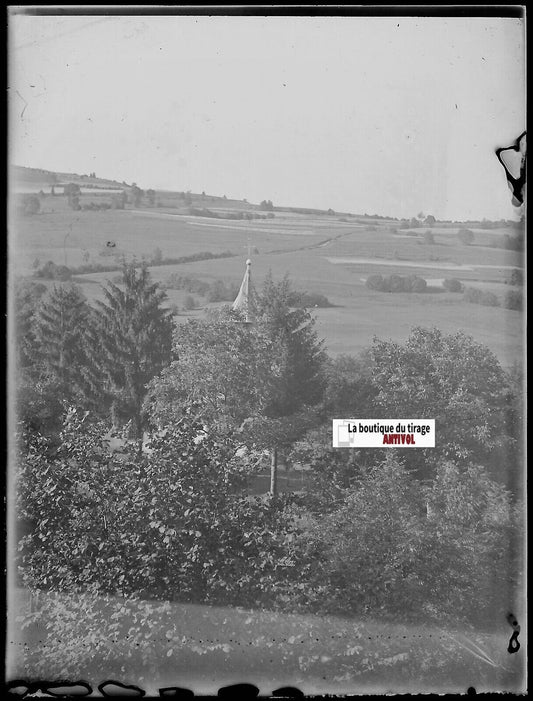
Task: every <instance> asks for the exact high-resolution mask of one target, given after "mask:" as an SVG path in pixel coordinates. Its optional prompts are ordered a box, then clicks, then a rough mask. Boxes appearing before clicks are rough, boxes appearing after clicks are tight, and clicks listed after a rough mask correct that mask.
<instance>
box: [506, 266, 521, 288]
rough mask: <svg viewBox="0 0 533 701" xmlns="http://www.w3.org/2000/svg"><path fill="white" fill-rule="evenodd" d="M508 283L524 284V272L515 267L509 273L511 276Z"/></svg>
mask: <svg viewBox="0 0 533 701" xmlns="http://www.w3.org/2000/svg"><path fill="white" fill-rule="evenodd" d="M509 284H510V285H523V284H524V273H523V272H522V270H520V268H515V269H514V270H513V271H512V273H511V278H510V280H509Z"/></svg>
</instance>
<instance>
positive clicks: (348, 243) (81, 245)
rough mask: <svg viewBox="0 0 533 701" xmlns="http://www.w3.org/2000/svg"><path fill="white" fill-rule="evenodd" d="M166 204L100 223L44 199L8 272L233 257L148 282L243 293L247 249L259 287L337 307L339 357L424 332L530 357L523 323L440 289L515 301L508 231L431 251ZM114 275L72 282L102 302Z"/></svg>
mask: <svg viewBox="0 0 533 701" xmlns="http://www.w3.org/2000/svg"><path fill="white" fill-rule="evenodd" d="M83 197H87V199H94V196H92V195H91V196H85V195H84V196H83ZM165 197H166V198H167V199H168V200H169V202H174V205H173V207H170V208H169V207H161V208H146V207H144V208H143V207H139V208H138V209H132V208H131V207H130V206H129V205H128V208H127V209H126V210H123V211H121V210H109V211H96V212H95V211H82V212H74V211H72V210H70V209H69V208H68V206H67V203H66V199H65V198H64V197H45V198H44V199H42V203H41V212H40V213H39V214H37V215H34V216H27V217H19V218H18V219H17V220H16V221H15V222H14V223H13V225H12V227H11V235H10V263H11V266H12V268H13V270H14V272H15V273H16V274H17V275H19V276H29V275H32V274H33V271H34V267H33V266H35V265H37V264H38V265H43V264H44V263H46V261H48V260H52V261H53V262H55V263H56V264H66V265H68V266H71V267H76V266H80V265H82V264H84V263H87V262H89V263H100V264H104V265H108V264H110V263H113V262H116V259H117V258H118V257H120V256H125V257H126V258H131V257H133V256H136V257H137V258H138V259H140V258H142V257H145V258H146V259H147V260H150V259H151V258H152V257H153V255H154V253H155V252H156V249H159V250H160V251H161V255H162V257H163V259H168V258H178V257H181V256H187V255H192V254H195V253H199V252H202V251H209V252H211V253H215V254H216V253H221V252H223V251H231V252H232V253H233V254H235V256H234V257H231V258H225V259H217V260H205V261H198V262H194V263H185V264H181V265H161V266H154V267H153V268H151V271H152V275H153V277H154V279H155V280H158V281H161V282H165V281H166V280H167V279H168V277H169V276H170V275H171V274H173V273H177V274H179V275H190V276H193V277H197V278H200V279H202V280H205V281H207V282H212V281H213V280H216V279H222V280H223V281H224V282H227V283H233V284H238V283H239V282H240V280H241V278H242V274H243V272H244V261H245V260H246V258H247V256H248V248H250V250H251V255H252V259H253V269H252V274H253V280H254V283H255V285H256V287H260V286H261V284H262V280H263V279H264V277H265V275H266V274H267V273H268V271H269V270H271V271H272V272H273V274H274V277H275V278H281V277H282V276H283V275H285V274H288V275H289V276H290V278H291V280H292V281H293V285H294V287H296V288H297V289H302V290H307V291H308V292H315V293H320V294H323V295H325V296H326V297H327V298H328V299H329V300H330V302H331V303H332V305H334V306H332V307H331V308H326V309H316V310H314V311H315V312H316V317H317V329H318V332H319V334H320V335H321V336H322V337H323V338H324V339H325V341H326V346H327V348H328V350H329V352H330V353H331V354H332V355H338V354H341V353H353V354H355V353H357V352H358V351H360V350H361V349H363V348H364V347H366V346H368V344H369V343H371V341H372V338H373V337H374V336H378V337H380V338H390V339H393V340H397V341H402V340H405V338H406V337H407V336H408V334H409V331H410V329H411V328H412V327H413V326H418V325H420V326H437V327H439V328H441V329H443V330H444V331H446V332H449V333H452V332H454V331H457V330H463V331H466V332H468V333H470V334H472V336H474V338H475V339H476V340H478V341H479V342H481V343H484V344H486V345H487V346H488V347H489V348H490V349H491V350H492V351H493V352H494V353H495V354H496V355H497V356H498V358H499V360H500V361H501V362H502V364H503V365H504V366H510V365H511V364H512V363H513V362H514V361H515V360H517V359H520V358H521V356H522V349H523V333H524V326H523V314H522V312H518V311H511V310H508V309H505V308H503V307H502V306H499V307H484V306H481V305H478V304H471V303H466V302H464V301H463V299H462V295H460V294H453V293H448V292H445V291H444V290H443V288H442V284H441V283H442V280H443V279H444V278H446V277H456V278H458V279H460V280H461V281H462V282H463V283H464V284H465V285H468V286H473V287H482V288H483V289H487V290H490V291H492V292H494V293H495V294H496V295H497V297H498V298H499V300H500V302H501V301H502V300H503V297H504V295H505V293H506V291H507V290H508V289H510V288H509V285H508V281H509V278H510V275H511V272H512V270H513V268H523V266H524V260H523V254H521V253H519V252H516V251H509V250H505V249H503V248H498V247H496V245H497V244H498V243H499V242H500V240H501V239H502V237H503V236H504V235H505V234H511V235H513V234H514V233H515V232H513V231H510V230H509V229H505V228H500V229H490V230H489V229H473V231H474V236H475V239H474V243H473V244H472V245H470V246H465V245H463V244H461V243H460V242H459V240H458V238H457V230H458V228H460V225H449V224H446V225H443V226H440V225H438V226H436V227H434V228H433V229H432V232H433V235H434V240H435V243H434V245H428V244H426V243H425V242H424V239H423V234H424V231H425V230H426V229H425V228H424V227H422V228H421V229H415V230H398V228H397V227H398V222H394V221H391V220H375V219H374V220H372V219H368V220H364V219H361V218H358V219H356V218H354V217H350V216H346V217H339V216H327V215H323V216H321V215H319V214H295V213H292V212H276V213H275V217H274V218H271V219H266V220H258V219H254V220H252V221H241V220H238V221H233V220H227V219H224V220H217V219H213V218H209V217H200V216H190V215H187V214H185V211H186V209H184V208H183V207H181V208H180V206H179V203H180V200H179V199H176V197H175V195H174V196H172V195H171V194H167V195H162V196H161V199H162V200H164V199H165ZM172 197H174V199H172ZM194 197H195V199H197V200H198V202H196V201H195V202H194V205H195V206H199V203H200V204H201V203H202V202H204V203H205V205H203V206H207V207H211V204H210V202H212V204H216V205H217V207H218V208H220V209H221V203H222V206H223V207H226V208H227V209H229V210H231V209H243V208H246V207H247V206H248V205H247V204H246V203H243V202H242V201H241V202H238V203H234V202H233V201H229V200H228V201H224V200H222V199H221V198H216V199H213V198H211V200H210V198H209V197H206V198H202V197H201V196H199V195H195V196H194ZM82 200H83V198H82ZM163 204H164V203H163ZM167 204H168V203H167ZM237 205H238V206H237ZM248 207H249V209H250V211H252V210H253V211H256V208H254V207H252V206H251V205H249V206H248ZM212 209H216V207H214V206H213V207H212ZM341 219H342V221H340V220H341ZM108 243H110V244H111V246H108ZM374 273H379V274H383V275H391V274H400V275H409V274H416V275H419V276H421V277H424V278H425V279H426V280H427V281H428V285H429V288H428V291H427V292H425V293H419V294H407V293H397V294H388V293H383V292H378V291H373V290H369V289H367V288H366V286H365V281H366V278H367V277H368V276H369V275H370V274H374ZM117 274H118V273H117V272H111V273H109V272H107V273H91V274H86V275H76V278H75V281H76V282H77V283H78V284H81V286H82V287H83V289H84V292H85V294H86V295H87V297H88V298H89V300H94V299H97V298H101V296H102V291H101V284H103V283H105V282H106V280H108V279H111V278H116V277H117ZM187 294H188V293H187V292H185V291H184V290H169V291H168V296H169V304H171V305H176V306H177V307H180V308H182V307H183V304H184V299H185V297H186V296H187ZM197 303H198V306H199V309H197V310H195V311H193V312H187V313H180V315H179V316H177V317H176V320H177V321H178V322H183V321H185V320H186V319H187V318H189V317H190V316H197V315H200V314H202V313H203V309H204V308H205V307H206V302H205V300H204V299H203V298H201V297H198V298H197Z"/></svg>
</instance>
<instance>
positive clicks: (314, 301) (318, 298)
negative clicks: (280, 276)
mask: <svg viewBox="0 0 533 701" xmlns="http://www.w3.org/2000/svg"><path fill="white" fill-rule="evenodd" d="M288 304H289V306H290V307H298V308H300V309H304V308H307V307H320V308H326V307H331V306H332V304H331V302H330V301H329V299H328V298H327V297H326V296H325V295H322V294H319V293H318V292H298V291H297V290H294V291H293V292H292V293H291V294H290V295H289V300H288Z"/></svg>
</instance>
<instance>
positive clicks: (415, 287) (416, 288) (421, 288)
mask: <svg viewBox="0 0 533 701" xmlns="http://www.w3.org/2000/svg"><path fill="white" fill-rule="evenodd" d="M409 281H410V283H411V289H410V291H411V292H425V291H426V288H427V286H428V284H427V282H426V281H425V280H424V278H421V277H418V275H412V276H411V277H410V278H409Z"/></svg>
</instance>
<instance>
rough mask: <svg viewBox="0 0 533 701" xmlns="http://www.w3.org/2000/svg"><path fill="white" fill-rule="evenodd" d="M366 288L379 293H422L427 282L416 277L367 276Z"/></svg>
mask: <svg viewBox="0 0 533 701" xmlns="http://www.w3.org/2000/svg"><path fill="white" fill-rule="evenodd" d="M365 284H366V286H367V287H368V288H369V289H370V290H379V291H380V292H424V291H425V290H426V288H427V282H426V281H425V280H424V278H421V277H419V276H418V275H378V274H376V275H369V276H368V277H367V279H366V283H365Z"/></svg>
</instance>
